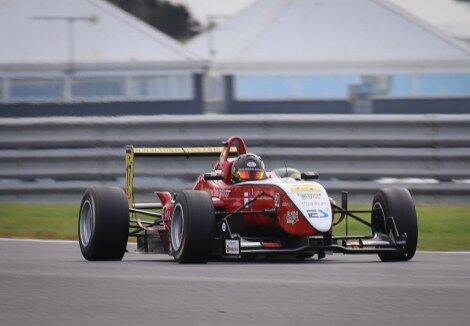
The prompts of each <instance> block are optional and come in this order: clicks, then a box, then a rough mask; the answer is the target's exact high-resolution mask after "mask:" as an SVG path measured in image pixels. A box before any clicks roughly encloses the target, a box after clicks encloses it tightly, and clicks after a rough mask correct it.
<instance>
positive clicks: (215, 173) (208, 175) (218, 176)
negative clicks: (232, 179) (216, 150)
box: [204, 171, 224, 181]
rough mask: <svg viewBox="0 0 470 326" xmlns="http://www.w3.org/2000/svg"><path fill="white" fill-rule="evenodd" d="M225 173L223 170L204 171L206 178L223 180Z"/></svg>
mask: <svg viewBox="0 0 470 326" xmlns="http://www.w3.org/2000/svg"><path fill="white" fill-rule="evenodd" d="M223 179H224V175H223V174H222V171H212V172H207V173H204V180H206V181H208V180H223Z"/></svg>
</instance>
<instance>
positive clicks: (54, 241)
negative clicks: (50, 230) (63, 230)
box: [0, 238, 78, 244]
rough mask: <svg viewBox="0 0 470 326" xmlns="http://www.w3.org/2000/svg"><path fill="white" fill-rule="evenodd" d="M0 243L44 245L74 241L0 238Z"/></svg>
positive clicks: (73, 241) (72, 241) (71, 241)
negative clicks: (16, 242)
mask: <svg viewBox="0 0 470 326" xmlns="http://www.w3.org/2000/svg"><path fill="white" fill-rule="evenodd" d="M0 241H22V242H45V243H75V244H77V243H78V241H75V240H43V239H15V238H0Z"/></svg>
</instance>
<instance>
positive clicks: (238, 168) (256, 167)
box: [232, 153, 266, 182]
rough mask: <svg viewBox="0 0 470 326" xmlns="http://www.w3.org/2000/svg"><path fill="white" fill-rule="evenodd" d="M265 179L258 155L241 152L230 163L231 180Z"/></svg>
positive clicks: (261, 161)
mask: <svg viewBox="0 0 470 326" xmlns="http://www.w3.org/2000/svg"><path fill="white" fill-rule="evenodd" d="M263 179H266V170H265V169H264V162H263V160H261V158H260V157H259V156H258V155H255V154H251V153H248V154H243V155H240V156H239V157H237V158H236V159H235V161H234V162H233V164H232V181H233V182H241V181H254V180H263Z"/></svg>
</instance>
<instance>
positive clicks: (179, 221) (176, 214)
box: [171, 203, 184, 251]
mask: <svg viewBox="0 0 470 326" xmlns="http://www.w3.org/2000/svg"><path fill="white" fill-rule="evenodd" d="M183 230H184V214H183V207H181V204H180V203H178V204H176V206H175V210H174V211H173V217H172V219H171V245H172V247H173V250H175V251H177V250H179V248H180V247H181V243H182V242H183Z"/></svg>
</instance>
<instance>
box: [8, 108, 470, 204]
mask: <svg viewBox="0 0 470 326" xmlns="http://www.w3.org/2000/svg"><path fill="white" fill-rule="evenodd" d="M230 135H241V136H242V137H244V139H245V141H246V142H247V144H248V146H249V150H250V151H252V152H255V153H257V154H259V155H261V156H262V157H263V158H264V160H265V162H266V165H267V167H268V168H269V169H274V168H278V167H283V166H285V165H287V166H290V167H295V168H298V169H300V170H304V171H305V170H315V171H318V172H319V174H320V177H321V182H322V183H323V184H324V185H325V186H326V188H327V190H329V191H330V192H331V193H332V194H333V196H338V194H339V192H340V191H341V190H342V189H344V190H348V191H349V192H350V193H351V194H352V195H353V196H354V194H356V195H357V198H359V199H360V200H361V201H362V200H363V199H364V198H366V197H367V198H369V197H371V196H372V195H373V193H374V191H376V190H377V189H379V188H381V187H385V186H389V185H390V183H392V184H393V185H400V186H406V187H408V188H409V189H410V190H411V192H412V194H413V195H414V196H415V197H416V198H418V199H419V201H428V202H465V201H466V198H469V195H470V182H469V181H468V180H470V115H245V116H237V115H198V116H164V115H162V116H151V117H148V116H147V117H141V116H132V117H56V118H23V119H0V148H1V151H0V201H17V200H21V201H49V202H53V201H77V200H79V199H80V195H81V193H82V192H83V190H84V189H85V188H86V187H87V186H89V185H97V184H106V185H114V186H123V184H124V181H123V178H124V152H125V149H124V148H125V145H127V144H133V145H139V146H177V145H181V146H183V145H184V146H189V145H199V146H200V145H210V146H216V145H220V142H221V141H222V140H224V139H226V138H227V137H228V136H230ZM211 163H212V162H211V159H207V158H191V159H189V160H187V159H184V158H183V159H174V158H162V159H158V160H147V159H145V160H142V162H139V163H138V165H137V166H136V175H137V176H138V178H137V179H136V184H137V188H138V189H137V193H138V194H139V193H140V194H141V196H143V197H144V198H145V199H150V198H149V197H150V196H152V193H153V191H154V190H157V189H170V190H174V189H179V188H190V187H191V185H192V182H193V181H194V179H195V177H196V176H197V175H198V174H199V173H200V172H201V171H208V170H210V168H211ZM144 193H145V194H147V195H143V194H144Z"/></svg>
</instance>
